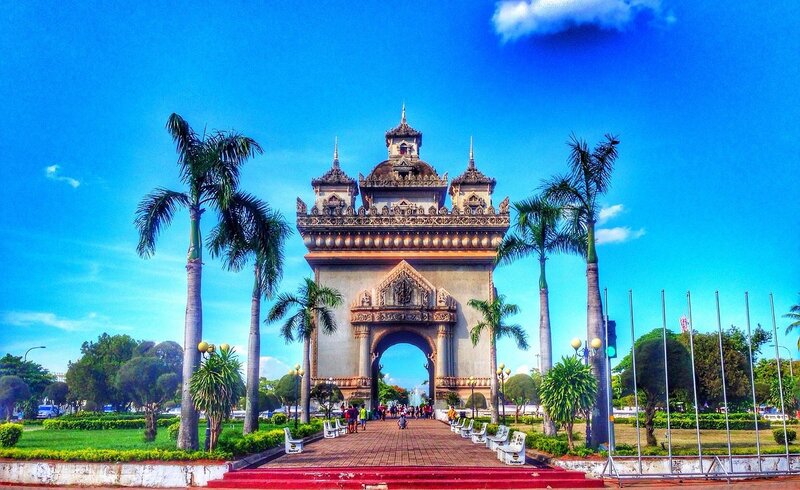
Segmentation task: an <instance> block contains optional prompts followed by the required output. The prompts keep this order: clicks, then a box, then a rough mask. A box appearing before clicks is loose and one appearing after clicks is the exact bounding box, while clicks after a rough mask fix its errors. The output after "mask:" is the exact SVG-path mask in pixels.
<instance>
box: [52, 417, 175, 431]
mask: <svg viewBox="0 0 800 490" xmlns="http://www.w3.org/2000/svg"><path fill="white" fill-rule="evenodd" d="M173 423H175V418H174V417H170V418H164V419H158V420H157V421H156V425H157V426H158V427H168V426H169V425H172V424H173ZM43 426H44V428H45V429H46V430H108V429H144V427H145V420H144V419H143V418H138V419H118V420H114V419H111V420H105V419H100V420H96V419H49V420H45V421H44V424H43Z"/></svg>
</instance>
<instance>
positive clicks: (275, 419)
mask: <svg viewBox="0 0 800 490" xmlns="http://www.w3.org/2000/svg"><path fill="white" fill-rule="evenodd" d="M288 420H289V417H287V416H286V414H285V413H280V412H278V413H273V414H272V423H273V424H275V425H283V424H285V423H286V422H287V421H288Z"/></svg>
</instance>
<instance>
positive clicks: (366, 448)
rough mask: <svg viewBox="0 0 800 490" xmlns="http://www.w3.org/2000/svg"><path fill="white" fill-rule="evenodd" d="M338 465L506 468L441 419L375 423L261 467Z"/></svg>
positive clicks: (388, 420)
mask: <svg viewBox="0 0 800 490" xmlns="http://www.w3.org/2000/svg"><path fill="white" fill-rule="evenodd" d="M310 466H317V467H336V466H345V467H348V466H482V467H507V466H505V465H503V464H502V463H501V462H500V461H498V460H497V458H496V457H495V453H493V452H491V451H489V449H487V448H486V446H485V445H483V444H473V443H472V441H471V440H469V439H462V438H461V437H460V436H458V435H456V434H454V433H453V432H451V431H450V428H449V427H448V426H447V425H446V424H443V423H442V422H438V421H436V420H414V419H409V421H408V428H407V429H405V430H400V429H399V428H398V427H397V420H395V419H386V421H385V422H381V421H371V422H368V423H367V430H366V432H364V431H359V432H358V434H348V435H346V436H342V437H337V438H336V439H322V440H320V441H317V442H314V443H312V444H308V445H307V446H306V447H305V449H304V451H303V452H302V453H301V454H289V455H284V456H281V457H279V458H277V459H275V460H273V461H271V462H269V463H267V464H265V465H263V466H262V468H292V467H310Z"/></svg>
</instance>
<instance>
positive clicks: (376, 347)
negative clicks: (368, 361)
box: [370, 328, 437, 404]
mask: <svg viewBox="0 0 800 490" xmlns="http://www.w3.org/2000/svg"><path fill="white" fill-rule="evenodd" d="M376 334H377V335H376V336H375V337H376V338H375V339H374V340H373V346H372V365H371V369H370V375H371V378H372V386H371V389H370V394H371V398H372V400H373V402H374V403H373V404H377V403H379V402H380V400H379V398H378V372H379V371H380V369H381V358H382V357H383V354H384V353H385V352H386V351H387V350H388V349H389V348H391V347H393V346H395V345H397V344H410V345H413V346H414V347H416V348H418V349H419V350H420V351H422V353H423V354H424V355H425V358H426V359H427V362H426V365H425V368H426V370H427V371H428V398H429V399H430V400H431V401H434V400H435V390H434V383H435V372H436V370H435V368H434V365H435V363H436V362H437V361H436V360H435V359H436V351H435V345H433V344H431V342H430V340H429V339H428V338H426V337H425V336H424V334H422V333H421V332H419V331H415V330H412V329H403V328H400V329H391V328H387V329H384V331H383V332H376Z"/></svg>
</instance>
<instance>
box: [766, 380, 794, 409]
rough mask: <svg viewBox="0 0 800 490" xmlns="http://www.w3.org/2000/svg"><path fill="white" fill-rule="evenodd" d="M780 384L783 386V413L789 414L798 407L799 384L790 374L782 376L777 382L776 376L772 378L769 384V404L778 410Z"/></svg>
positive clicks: (779, 407) (779, 406)
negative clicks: (779, 381)
mask: <svg viewBox="0 0 800 490" xmlns="http://www.w3.org/2000/svg"><path fill="white" fill-rule="evenodd" d="M781 385H782V386H783V413H786V414H791V413H794V412H795V411H796V410H797V409H798V408H800V402H799V401H798V400H800V392H799V391H800V386H798V384H797V379H796V378H792V377H790V376H786V377H782V378H781V383H780V384H779V383H778V377H777V376H775V379H773V380H772V383H770V385H769V398H768V401H769V404H770V405H772V406H773V407H775V408H777V409H778V410H780V409H781V389H780V387H781Z"/></svg>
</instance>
